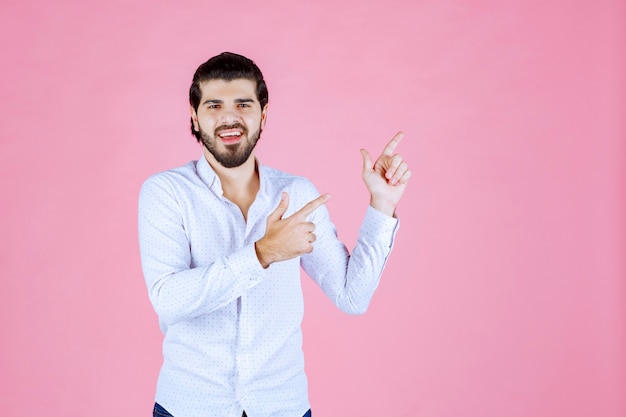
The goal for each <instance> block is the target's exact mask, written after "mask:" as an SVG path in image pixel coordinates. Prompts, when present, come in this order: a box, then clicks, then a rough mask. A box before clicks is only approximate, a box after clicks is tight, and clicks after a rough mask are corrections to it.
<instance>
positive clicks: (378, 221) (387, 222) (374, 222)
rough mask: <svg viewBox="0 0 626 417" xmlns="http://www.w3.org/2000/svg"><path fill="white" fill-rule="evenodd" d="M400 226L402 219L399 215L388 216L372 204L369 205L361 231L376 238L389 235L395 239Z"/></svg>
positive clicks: (362, 233)
mask: <svg viewBox="0 0 626 417" xmlns="http://www.w3.org/2000/svg"><path fill="white" fill-rule="evenodd" d="M399 228H400V220H399V219H398V218H397V217H395V216H394V217H391V216H388V215H386V214H385V213H383V212H380V211H378V210H376V209H375V208H374V207H372V206H367V212H366V213H365V219H364V221H363V224H362V225H361V229H360V231H359V232H360V234H361V235H364V236H368V237H371V238H374V239H384V238H385V237H389V239H390V240H393V238H394V237H395V235H396V233H397V231H398V229H399Z"/></svg>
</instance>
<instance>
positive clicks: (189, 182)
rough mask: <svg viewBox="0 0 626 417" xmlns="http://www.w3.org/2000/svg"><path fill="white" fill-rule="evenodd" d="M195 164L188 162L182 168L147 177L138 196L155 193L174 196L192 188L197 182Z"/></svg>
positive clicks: (194, 162)
mask: <svg viewBox="0 0 626 417" xmlns="http://www.w3.org/2000/svg"><path fill="white" fill-rule="evenodd" d="M196 163H197V161H190V162H188V163H186V164H185V165H183V166H180V167H177V168H172V169H168V170H166V171H162V172H158V173H156V174H153V175H151V176H149V177H148V178H147V179H146V180H145V181H144V182H143V184H142V186H141V191H140V195H145V194H154V193H155V192H158V193H167V194H176V193H177V192H179V191H184V190H185V189H188V188H190V187H193V185H194V184H196V183H197V182H198V181H199V178H198V173H197V170H196Z"/></svg>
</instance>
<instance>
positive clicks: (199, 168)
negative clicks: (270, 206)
mask: <svg viewBox="0 0 626 417" xmlns="http://www.w3.org/2000/svg"><path fill="white" fill-rule="evenodd" d="M256 166H257V170H258V171H259V181H260V188H259V192H258V194H257V198H258V197H265V194H266V192H265V190H266V184H265V181H266V179H265V176H266V175H265V166H264V165H263V164H261V162H259V159H258V158H256ZM196 172H197V173H198V177H200V180H201V181H202V182H203V183H205V184H206V186H207V187H209V189H210V190H211V191H213V192H214V193H215V194H217V195H224V190H222V182H221V181H220V178H219V177H218V176H217V174H216V173H215V171H214V170H213V168H211V165H210V164H209V162H208V161H207V160H206V158H205V157H204V153H203V154H202V156H201V157H200V158H199V159H198V162H196Z"/></svg>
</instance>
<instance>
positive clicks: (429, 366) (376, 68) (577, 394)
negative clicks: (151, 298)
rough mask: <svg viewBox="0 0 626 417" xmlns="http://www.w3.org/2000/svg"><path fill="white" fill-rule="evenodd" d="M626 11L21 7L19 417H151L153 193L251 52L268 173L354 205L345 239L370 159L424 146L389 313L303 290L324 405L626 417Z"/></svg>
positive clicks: (8, 106) (5, 266)
mask: <svg viewBox="0 0 626 417" xmlns="http://www.w3.org/2000/svg"><path fill="white" fill-rule="evenodd" d="M89 3H91V4H89ZM625 17H626V7H625V5H624V2H623V1H610V0H605V1H602V0H600V1H596V2H587V1H571V0H546V1H541V2H538V1H524V0H513V1H496V0H492V1H474V2H466V1H460V0H456V1H454V0H447V1H439V0H430V1H429V0H425V1H408V0H407V1H397V0H395V1H394V0H387V1H316V2H313V1H310V2H305V1H301V2H296V1H287V0H266V1H263V2H258V1H238V2H210V1H172V0H165V1H158V2H154V1H145V0H135V1H119V0H111V1H106V2H85V1H78V0H75V1H50V2H44V1H38V2H37V1H32V2H21V1H20V2H18V1H15V0H8V1H7V0H4V1H3V2H2V4H1V5H0V50H1V52H2V65H1V67H0V71H1V73H2V80H1V82H0V98H1V99H0V109H1V111H0V117H1V119H2V120H1V121H0V170H1V172H0V174H1V175H0V193H1V194H0V195H1V196H2V197H1V198H2V202H1V206H0V209H1V214H2V216H1V221H0V222H1V223H0V227H1V229H0V236H1V243H0V264H1V265H0V268H1V269H0V279H1V284H2V285H1V293H2V295H3V297H2V301H1V302H0V320H1V322H0V326H1V327H0V329H1V332H0V349H1V351H0V385H1V386H0V399H1V401H0V403H1V406H2V413H3V414H5V415H8V416H13V417H22V416H24V417H26V416H28V417H32V416H39V415H63V416H77V417H84V416H95V417H97V416H108V415H120V416H142V415H144V416H147V415H150V410H151V405H152V401H153V392H154V385H155V382H156V377H157V373H158V370H159V366H160V363H161V356H160V341H161V334H160V332H159V330H158V326H157V319H156V315H155V314H154V312H153V311H152V308H151V306H150V304H149V302H148V298H147V293H146V289H145V286H144V282H143V277H142V274H141V270H140V265H139V255H138V248H137V237H136V209H137V193H138V190H139V187H140V184H141V183H142V181H143V180H144V179H145V178H146V177H147V176H148V175H150V174H152V173H154V172H157V171H161V170H164V169H167V168H170V167H174V166H178V165H181V164H183V163H185V162H187V161H188V160H190V159H197V158H198V157H199V156H200V155H201V150H200V148H199V147H198V145H197V144H196V143H195V140H194V139H193V138H192V137H191V136H190V134H189V131H188V129H189V127H188V123H189V121H188V120H189V116H188V108H187V89H188V86H189V83H190V80H191V76H192V74H193V71H194V70H195V68H196V67H197V66H198V65H199V64H200V63H201V62H203V61H204V60H206V59H207V58H208V57H210V56H212V55H214V54H216V53H219V52H222V51H224V50H231V51H235V52H239V53H243V54H245V55H249V56H250V57H251V58H253V59H254V60H255V61H256V62H257V63H258V64H259V66H260V67H261V68H262V70H263V71H264V73H265V75H266V78H267V81H268V84H269V91H270V112H269V121H268V125H267V129H266V131H265V133H264V136H263V139H262V141H261V143H260V145H259V146H260V149H259V155H260V158H261V159H262V161H263V162H264V163H266V164H268V165H271V166H275V167H277V168H281V169H283V170H287V171H291V172H294V173H298V174H302V175H306V176H308V177H310V178H311V179H312V180H313V181H314V182H315V183H316V184H317V185H318V188H319V189H320V190H321V191H322V192H330V193H332V194H334V199H333V200H332V201H331V202H330V203H329V208H330V210H331V214H332V215H333V218H334V220H335V223H337V225H338V229H339V233H340V236H341V237H342V238H343V239H344V240H345V241H346V242H347V243H348V244H349V245H352V244H353V242H354V240H355V237H356V233H357V229H358V225H359V222H360V219H361V216H362V214H363V212H364V209H365V206H366V204H367V194H366V191H365V188H364V186H363V185H362V184H361V179H360V169H361V156H360V154H359V148H360V147H367V148H368V149H369V150H370V151H371V152H379V151H380V149H381V148H382V146H383V145H384V143H385V142H386V141H387V140H388V139H389V138H390V137H391V136H392V135H393V133H395V131H396V130H399V129H402V130H404V131H405V132H406V137H405V140H404V142H403V143H402V144H401V146H400V148H399V151H400V152H401V153H402V154H403V155H404V157H405V158H406V159H407V160H409V161H410V164H411V166H412V169H413V171H414V178H413V180H412V182H411V184H410V186H409V188H408V190H407V193H406V196H405V199H404V200H403V202H402V203H401V206H400V208H399V210H398V212H399V215H400V217H401V219H402V226H401V230H400V233H399V235H398V239H397V244H396V249H395V252H394V253H393V255H392V257H391V259H390V262H389V264H388V269H387V270H386V272H385V274H384V276H383V282H382V284H381V286H380V288H379V291H378V292H377V294H376V296H375V297H374V300H373V303H372V305H371V307H370V310H369V311H368V312H367V314H366V315H364V316H359V317H350V316H345V315H343V314H342V313H340V312H339V311H338V310H336V309H335V308H334V307H332V306H331V304H330V302H329V301H328V300H326V299H325V298H324V296H323V295H322V293H321V291H320V290H319V289H318V288H316V287H315V286H314V284H311V282H310V281H309V280H308V279H306V278H305V279H303V283H304V284H303V285H304V290H305V293H306V294H305V297H306V317H305V323H304V328H305V329H304V330H305V352H306V360H307V371H308V374H309V377H310V386H311V389H310V397H311V401H312V405H313V410H314V415H315V416H317V417H320V416H328V417H335V416H342V415H354V416H365V417H367V416H416V415H417V416H423V417H457V416H470V417H489V416H505V417H516V416H519V417H522V416H537V417H539V416H551V417H552V416H581V417H582V416H585V417H588V416H595V417H598V416H601V417H620V416H624V415H626V402H625V400H624V397H626V395H625V392H626V361H625V349H626V333H625V325H626V320H625V317H626V316H625V314H626V287H625V285H624V284H625V280H624V278H625V272H626V263H625V261H624V259H625V257H624V254H625V250H626V223H625V222H624V210H625V209H626V204H625V203H626V198H625V197H626V195H625V194H626V193H625V192H624V191H625V190H626V175H625V174H626V161H625V159H626V144H625V142H626V141H625V137H626V123H625V118H624V115H625V114H626V113H625V110H626V83H625V82H624V81H625V77H624V74H625V73H626V46H625V45H626V44H625V39H626V24H625V22H626V20H625Z"/></svg>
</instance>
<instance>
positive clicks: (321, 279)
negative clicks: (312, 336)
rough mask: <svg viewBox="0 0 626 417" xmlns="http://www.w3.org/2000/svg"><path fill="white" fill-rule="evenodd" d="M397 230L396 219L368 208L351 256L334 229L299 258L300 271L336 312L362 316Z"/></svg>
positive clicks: (375, 286) (377, 281) (376, 284)
mask: <svg viewBox="0 0 626 417" xmlns="http://www.w3.org/2000/svg"><path fill="white" fill-rule="evenodd" d="M397 228H398V221H397V219H394V218H391V217H389V216H387V215H385V214H383V213H380V212H378V211H376V210H375V209H373V208H371V207H368V210H367V213H366V215H365V218H364V220H363V223H362V225H361V228H360V230H359V238H358V240H357V243H356V246H355V247H354V249H353V251H352V254H351V255H350V254H349V252H348V251H347V250H346V248H345V246H343V244H341V242H340V241H339V240H338V239H337V238H336V235H335V234H334V229H333V230H332V231H331V232H328V231H327V232H325V233H324V234H323V235H322V236H321V237H320V241H319V242H318V243H316V245H315V249H314V250H313V252H312V253H311V254H310V255H307V256H304V257H303V258H302V263H303V267H304V269H305V271H306V272H307V273H308V274H309V276H311V277H312V278H313V279H314V280H315V281H316V282H317V283H318V285H319V286H320V287H321V288H322V290H323V291H324V293H325V294H326V295H327V296H328V297H329V298H330V299H331V300H332V301H333V303H334V304H335V305H336V306H337V307H338V308H339V309H341V310H342V311H344V312H346V313H350V314H362V313H364V312H365V310H366V309H367V307H368V306H369V302H370V300H371V298H372V295H373V293H374V291H375V290H376V288H377V286H378V283H379V280H380V276H381V274H382V271H383V269H384V267H385V264H386V262H387V259H388V257H389V254H390V252H391V248H392V246H393V239H394V236H395V233H396V231H397Z"/></svg>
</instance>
